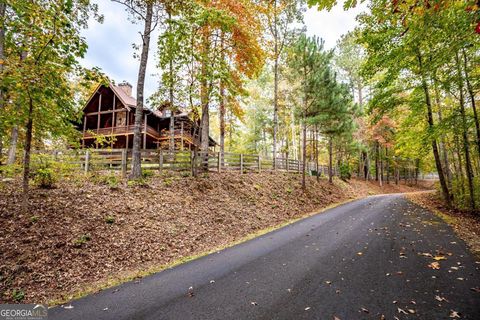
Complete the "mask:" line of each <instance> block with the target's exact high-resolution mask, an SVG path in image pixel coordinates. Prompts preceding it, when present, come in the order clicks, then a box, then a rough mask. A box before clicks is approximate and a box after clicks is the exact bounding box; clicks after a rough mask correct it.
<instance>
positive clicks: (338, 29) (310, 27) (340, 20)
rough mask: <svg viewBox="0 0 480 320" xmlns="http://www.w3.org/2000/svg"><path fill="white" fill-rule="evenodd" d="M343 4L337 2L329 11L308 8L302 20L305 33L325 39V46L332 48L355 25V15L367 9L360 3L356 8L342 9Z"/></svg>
mask: <svg viewBox="0 0 480 320" xmlns="http://www.w3.org/2000/svg"><path fill="white" fill-rule="evenodd" d="M342 5H343V4H341V3H340V4H339V5H337V6H335V7H333V8H332V10H330V11H326V10H324V11H318V10H317V9H315V8H310V9H308V10H307V12H306V13H305V17H304V21H305V25H306V26H307V35H309V36H313V35H316V36H318V37H321V38H322V39H323V40H325V47H326V48H327V49H332V48H334V47H335V45H336V42H337V40H338V39H340V37H341V36H342V35H343V34H345V33H347V32H349V31H352V30H353V29H354V28H355V27H356V26H357V25H358V23H357V21H356V20H355V17H356V16H357V15H358V14H360V13H362V12H365V11H366V10H367V5H366V4H365V3H362V4H360V5H358V6H357V7H356V8H353V9H350V10H348V11H344V10H343V7H342Z"/></svg>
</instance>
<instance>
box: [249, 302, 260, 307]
mask: <svg viewBox="0 0 480 320" xmlns="http://www.w3.org/2000/svg"><path fill="white" fill-rule="evenodd" d="M250 304H251V305H252V306H258V303H256V302H255V301H252V302H250Z"/></svg>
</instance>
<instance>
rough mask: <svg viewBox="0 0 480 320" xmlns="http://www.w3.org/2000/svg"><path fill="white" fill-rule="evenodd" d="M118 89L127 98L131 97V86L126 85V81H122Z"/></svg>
mask: <svg viewBox="0 0 480 320" xmlns="http://www.w3.org/2000/svg"><path fill="white" fill-rule="evenodd" d="M118 87H119V88H120V89H122V90H123V92H125V93H126V94H127V96H129V97H131V96H132V85H131V84H130V83H128V82H127V81H123V82H122V83H120V84H119V85H118Z"/></svg>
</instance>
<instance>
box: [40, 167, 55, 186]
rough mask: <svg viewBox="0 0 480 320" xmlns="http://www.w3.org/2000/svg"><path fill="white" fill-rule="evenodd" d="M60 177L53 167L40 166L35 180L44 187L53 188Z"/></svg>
mask: <svg viewBox="0 0 480 320" xmlns="http://www.w3.org/2000/svg"><path fill="white" fill-rule="evenodd" d="M57 180H58V178H57V175H56V173H55V171H54V170H53V168H40V169H37V170H36V171H35V176H34V181H35V183H36V184H37V185H38V186H39V187H40V188H43V189H51V188H53V187H54V185H55V183H56V182H57Z"/></svg>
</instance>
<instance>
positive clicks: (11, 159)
mask: <svg viewBox="0 0 480 320" xmlns="http://www.w3.org/2000/svg"><path fill="white" fill-rule="evenodd" d="M17 142H18V126H16V125H15V126H13V128H12V136H11V139H10V146H9V147H8V158H7V164H9V165H11V164H14V163H15V159H16V155H17Z"/></svg>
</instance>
